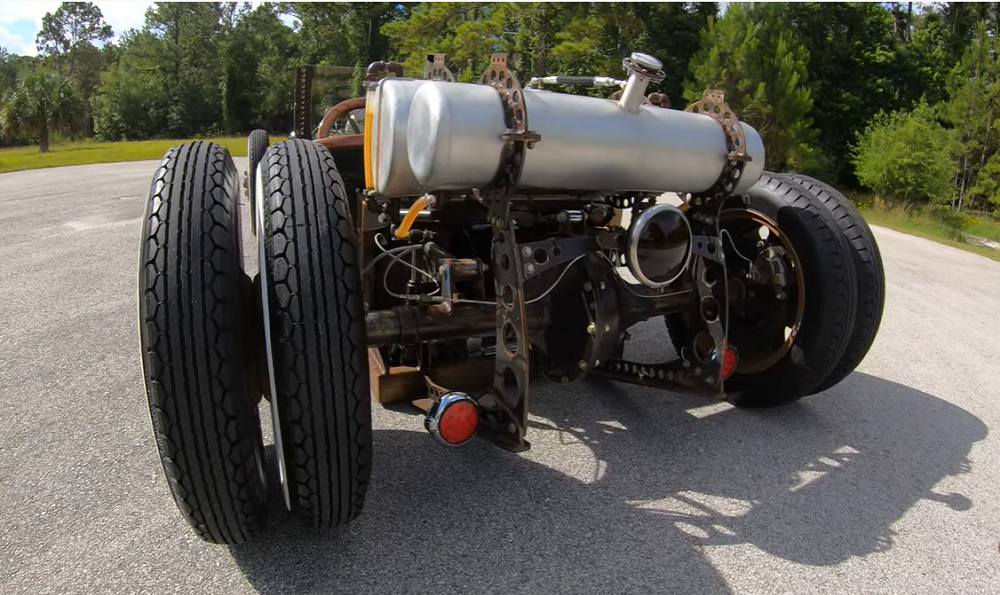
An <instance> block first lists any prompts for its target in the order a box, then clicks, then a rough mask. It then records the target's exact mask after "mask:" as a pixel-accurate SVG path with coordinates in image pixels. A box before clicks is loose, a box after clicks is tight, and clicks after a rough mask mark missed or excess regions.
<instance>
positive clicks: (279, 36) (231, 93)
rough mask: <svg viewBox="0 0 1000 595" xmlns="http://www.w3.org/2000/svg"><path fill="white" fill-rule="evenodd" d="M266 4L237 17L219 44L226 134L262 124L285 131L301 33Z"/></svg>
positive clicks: (271, 6)
mask: <svg viewBox="0 0 1000 595" xmlns="http://www.w3.org/2000/svg"><path fill="white" fill-rule="evenodd" d="M277 10H278V9H277V5H275V4H273V3H264V4H261V5H258V6H257V7H256V8H255V9H253V10H251V11H245V12H242V13H241V14H239V15H238V19H237V20H236V21H235V23H234V24H233V26H232V30H231V31H230V32H229V33H227V34H226V35H225V36H224V37H223V39H222V40H221V42H220V45H221V50H220V59H221V61H222V63H223V65H224V68H225V72H224V74H223V80H222V83H223V84H222V103H223V105H222V109H223V122H224V127H225V130H226V131H227V132H230V133H233V132H246V131H249V130H250V129H252V128H254V127H258V126H263V127H265V128H269V129H272V130H287V124H285V122H290V120H289V119H288V115H289V114H290V112H291V109H292V106H291V99H292V91H293V85H294V66H295V60H296V50H297V44H296V41H297V36H296V35H294V34H293V32H292V31H291V29H289V28H288V27H287V26H286V25H285V24H284V23H283V22H281V19H280V18H279V13H278V12H277Z"/></svg>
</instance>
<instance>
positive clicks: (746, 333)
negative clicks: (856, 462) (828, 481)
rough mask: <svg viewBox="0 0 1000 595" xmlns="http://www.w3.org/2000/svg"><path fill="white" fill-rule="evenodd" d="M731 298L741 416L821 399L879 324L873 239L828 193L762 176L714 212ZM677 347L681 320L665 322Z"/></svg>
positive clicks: (687, 340) (881, 283)
mask: <svg viewBox="0 0 1000 595" xmlns="http://www.w3.org/2000/svg"><path fill="white" fill-rule="evenodd" d="M720 227H721V228H722V230H723V236H724V246H725V253H726V259H727V260H726V261H727V269H728V272H727V276H728V282H729V290H730V296H729V299H730V308H729V320H728V339H729V342H730V344H731V345H733V346H734V347H736V348H737V350H738V352H739V354H740V360H739V364H738V366H737V367H736V369H735V372H734V373H733V375H732V376H731V377H730V378H729V379H728V380H727V381H726V394H727V397H728V399H729V400H730V401H731V402H732V403H733V404H735V405H737V406H742V407H775V406H779V405H784V404H786V403H790V402H792V401H795V400H798V399H800V398H802V397H804V396H807V395H810V394H814V393H818V392H821V391H824V390H827V389H829V388H831V387H833V386H834V385H836V384H837V383H839V382H840V381H841V380H843V379H844V378H845V377H846V376H847V375H848V374H850V373H851V371H853V370H854V368H855V367H857V365H858V364H859V363H860V362H861V360H862V359H863V358H864V356H865V354H866V353H867V352H868V349H869V348H870V347H871V344H872V342H873V340H874V338H875V334H876V332H877V331H878V326H879V322H880V320H881V317H882V307H883V303H884V297H885V277H884V272H883V269H882V261H881V257H880V255H879V252H878V247H877V245H876V243H875V239H874V237H873V236H872V233H871V230H870V229H869V228H868V226H867V224H865V222H864V220H863V219H862V218H861V216H860V214H858V212H857V210H856V209H855V208H854V207H853V206H852V205H851V204H850V202H849V201H848V200H847V199H846V198H845V197H844V196H843V195H842V194H840V193H839V192H837V191H836V190H834V189H833V188H831V187H830V186H828V185H826V184H824V183H822V182H820V181H818V180H815V179H813V178H809V177H806V176H800V175H797V174H771V173H765V174H764V175H762V176H761V178H760V180H759V181H758V182H757V184H755V185H754V186H753V187H752V188H751V189H750V190H749V191H748V192H747V193H746V195H745V196H744V197H743V200H740V198H739V197H732V198H730V199H729V200H728V201H727V202H726V203H725V205H724V206H723V210H722V211H721V216H720ZM667 326H668V329H669V331H670V337H671V340H672V341H673V343H674V347H675V348H676V349H677V350H678V352H680V350H682V349H685V348H686V346H687V345H690V344H691V341H692V338H691V337H689V334H690V331H689V329H691V328H692V324H691V319H690V318H689V316H688V315H684V314H672V315H669V316H668V317H667Z"/></svg>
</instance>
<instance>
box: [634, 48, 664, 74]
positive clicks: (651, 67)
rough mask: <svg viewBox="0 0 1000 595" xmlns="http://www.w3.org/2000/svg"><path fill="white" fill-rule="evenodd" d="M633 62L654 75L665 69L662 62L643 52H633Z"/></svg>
mask: <svg viewBox="0 0 1000 595" xmlns="http://www.w3.org/2000/svg"><path fill="white" fill-rule="evenodd" d="M631 58H632V62H633V63H634V64H635V65H636V66H641V67H642V68H643V69H645V70H648V71H651V72H653V73H656V72H659V71H660V70H662V69H663V62H660V61H659V60H657V59H656V58H654V57H652V56H650V55H649V54H644V53H642V52H632V56H631Z"/></svg>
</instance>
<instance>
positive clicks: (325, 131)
mask: <svg viewBox="0 0 1000 595" xmlns="http://www.w3.org/2000/svg"><path fill="white" fill-rule="evenodd" d="M365 103H366V101H365V98H364V97H354V98H352V99H347V100H345V101H341V102H340V103H338V104H337V105H335V106H333V107H332V108H330V109H329V110H327V112H326V114H324V115H323V121H322V122H320V123H319V133H318V134H317V135H316V137H317V138H319V139H325V138H326V137H328V136H330V129H331V128H333V123H334V122H336V121H337V120H339V119H341V118H343V117H344V116H346V115H347V114H349V113H351V112H352V111H354V110H356V109H363V108H364V107H365ZM358 136H360V135H358Z"/></svg>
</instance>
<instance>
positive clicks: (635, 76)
mask: <svg viewBox="0 0 1000 595" xmlns="http://www.w3.org/2000/svg"><path fill="white" fill-rule="evenodd" d="M622 65H623V66H625V69H626V70H628V72H629V77H628V82H627V83H625V88H624V89H622V96H621V99H619V100H618V105H619V107H621V108H622V109H623V110H625V111H628V112H634V111H636V110H638V109H639V106H640V105H642V104H643V102H645V101H646V87H648V86H649V83H650V82H652V81H659V80H663V78H664V77H666V74H664V72H663V70H662V68H663V63H662V62H660V61H659V60H657V59H656V58H654V57H652V56H650V55H649V54H644V53H642V52H632V55H631V56H629V57H628V58H625V59H624V60H622Z"/></svg>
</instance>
